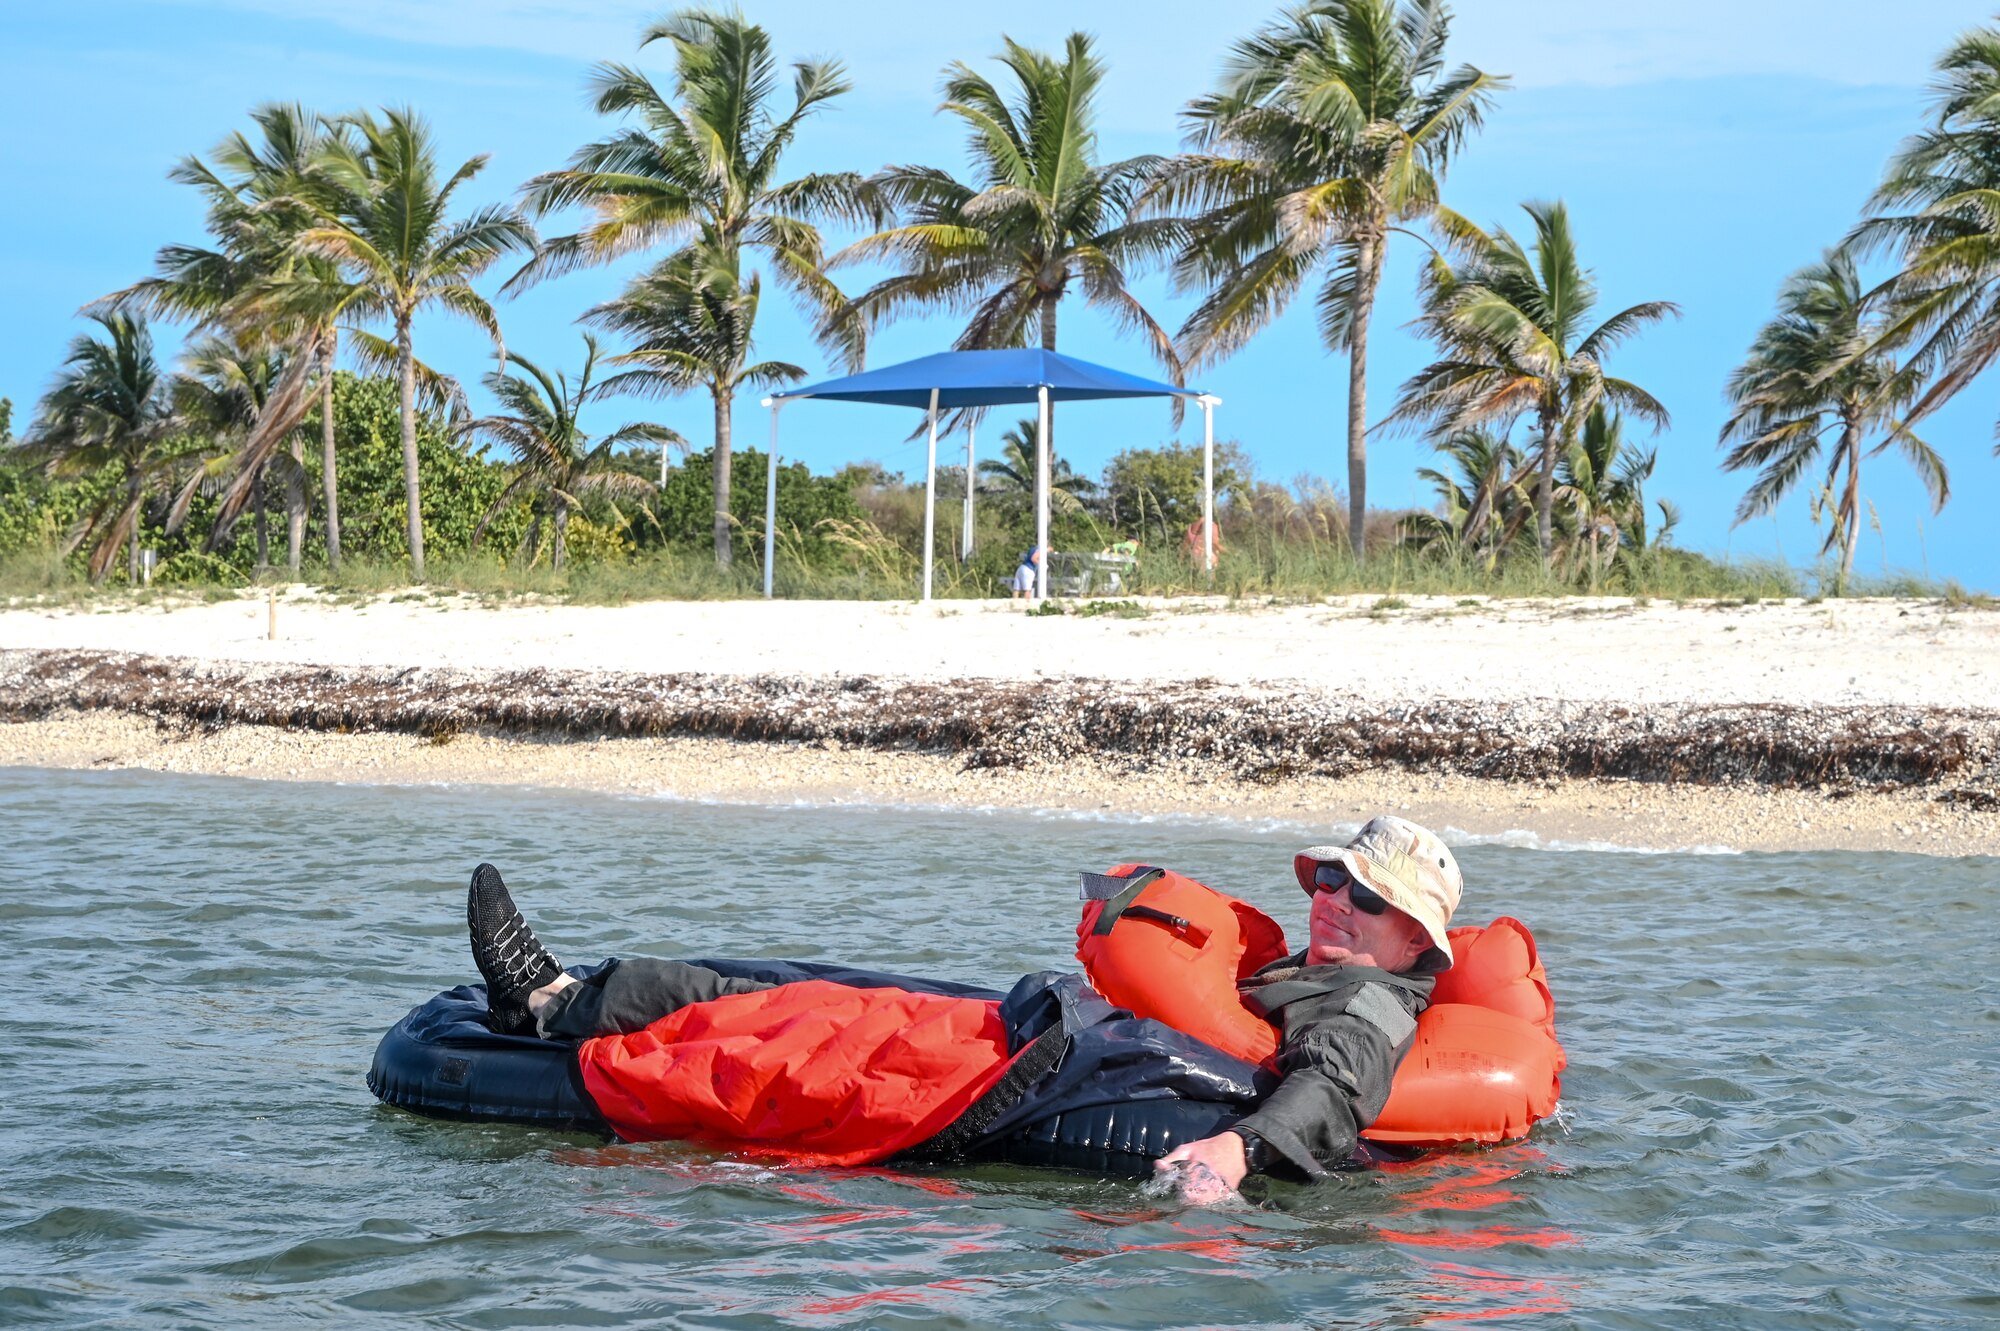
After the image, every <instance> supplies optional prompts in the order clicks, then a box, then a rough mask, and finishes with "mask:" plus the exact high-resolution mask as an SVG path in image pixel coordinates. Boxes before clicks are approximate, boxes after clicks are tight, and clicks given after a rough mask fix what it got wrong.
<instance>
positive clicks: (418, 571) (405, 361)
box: [396, 314, 424, 582]
mask: <svg viewBox="0 0 2000 1331" xmlns="http://www.w3.org/2000/svg"><path fill="white" fill-rule="evenodd" d="M396 378H397V380H398V385H399V387H400V388H401V399H402V400H401V406H402V414H403V498H404V500H405V501H406V502H407V503H408V504H409V508H410V514H409V523H410V576H411V578H412V579H413V580H414V581H417V582H422V581H423V580H424V511H423V508H422V507H421V505H420V503H419V496H418V493H417V490H418V485H417V358H416V356H415V354H414V353H413V352H412V350H411V347H410V316H409V315H407V314H405V315H402V316H400V317H398V318H397V320H396Z"/></svg>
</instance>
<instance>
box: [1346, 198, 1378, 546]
mask: <svg viewBox="0 0 2000 1331" xmlns="http://www.w3.org/2000/svg"><path fill="white" fill-rule="evenodd" d="M1381 281H1382V241H1381V239H1380V238H1379V237H1374V236H1369V237H1364V238H1363V239H1362V240H1361V241H1360V243H1359V245H1358V246H1357V247H1356V250H1355V255H1354V318H1353V320H1352V322H1351V325H1350V328H1349V341H1348V351H1347V544H1348V546H1349V547H1350V548H1351V549H1352V550H1353V551H1354V562H1355V563H1357V564H1358V563H1361V562H1363V561H1364V560H1366V559H1367V558H1368V319H1369V316H1370V315H1372V314H1373V313H1374V312H1375V288H1376V287H1377V286H1379V285H1380V284H1381Z"/></svg>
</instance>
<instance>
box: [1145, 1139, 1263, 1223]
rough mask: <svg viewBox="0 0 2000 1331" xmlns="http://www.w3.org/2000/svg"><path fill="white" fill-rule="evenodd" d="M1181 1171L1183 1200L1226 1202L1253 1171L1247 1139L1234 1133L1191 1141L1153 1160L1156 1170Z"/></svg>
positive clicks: (1162, 1171) (1158, 1171)
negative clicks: (1246, 1153)
mask: <svg viewBox="0 0 2000 1331" xmlns="http://www.w3.org/2000/svg"><path fill="white" fill-rule="evenodd" d="M1176 1169H1178V1170H1179V1171H1180V1189H1181V1200H1182V1201H1184V1202H1187V1203H1189V1204H1190V1205H1193V1206H1207V1205H1209V1204H1210V1203H1212V1202H1220V1201H1226V1200H1227V1199H1228V1198H1230V1197H1231V1196H1233V1195H1234V1194H1235V1192H1236V1185H1237V1184H1239V1183H1241V1182H1242V1181H1243V1176H1244V1175H1245V1174H1248V1173H1249V1172H1250V1164H1249V1162H1248V1161H1247V1160H1245V1159H1244V1158H1243V1139H1242V1138H1241V1137H1239V1136H1237V1135H1236V1134H1235V1133H1233V1132H1218V1133H1216V1134H1215V1135H1214V1136H1213V1137H1203V1138H1202V1139H1201V1140H1200V1141H1196V1142H1189V1143H1187V1144H1186V1145H1185V1146H1182V1147H1179V1148H1178V1149H1176V1150H1174V1151H1173V1152H1171V1153H1169V1154H1168V1155H1166V1156H1163V1157H1162V1158H1160V1159H1158V1160H1155V1161H1154V1162H1153V1170H1154V1172H1155V1173H1159V1174H1166V1173H1171V1172H1173V1171H1174V1170H1176Z"/></svg>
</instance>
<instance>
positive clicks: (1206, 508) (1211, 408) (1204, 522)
mask: <svg viewBox="0 0 2000 1331" xmlns="http://www.w3.org/2000/svg"><path fill="white" fill-rule="evenodd" d="M1201 539H1202V544H1203V545H1204V546H1205V547H1206V550H1205V552H1204V557H1205V559H1206V561H1207V562H1206V567H1207V569H1208V571H1209V572H1210V573H1213V572H1215V399H1213V398H1209V397H1204V398H1202V399H1201Z"/></svg>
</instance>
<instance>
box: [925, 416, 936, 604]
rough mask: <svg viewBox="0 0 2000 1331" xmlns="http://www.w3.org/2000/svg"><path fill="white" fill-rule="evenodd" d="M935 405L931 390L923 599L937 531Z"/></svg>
mask: <svg viewBox="0 0 2000 1331" xmlns="http://www.w3.org/2000/svg"><path fill="white" fill-rule="evenodd" d="M937 407H938V391H937V389H935V388H933V389H932V390H931V411H930V426H931V442H930V447H929V448H928V449H927V450H926V451H925V453H924V600H926V601H928V600H930V599H931V559H932V556H933V555H934V553H935V549H936V545H935V542H936V531H937Z"/></svg>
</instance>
